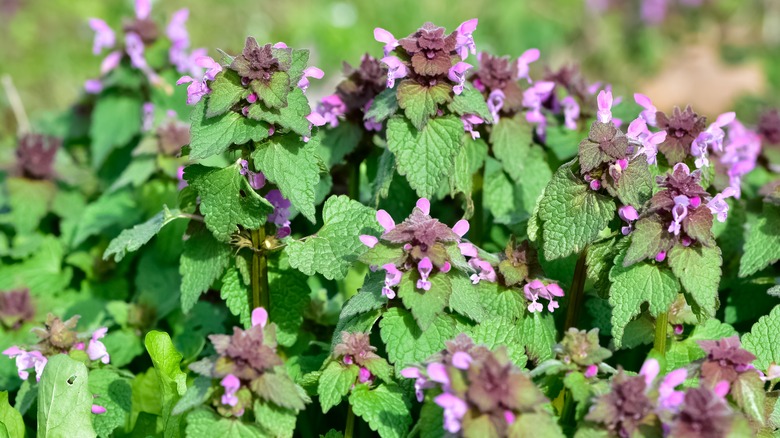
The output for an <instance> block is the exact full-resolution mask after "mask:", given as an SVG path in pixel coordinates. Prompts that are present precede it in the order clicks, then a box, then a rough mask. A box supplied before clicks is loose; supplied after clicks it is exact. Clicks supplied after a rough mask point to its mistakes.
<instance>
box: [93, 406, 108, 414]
mask: <svg viewBox="0 0 780 438" xmlns="http://www.w3.org/2000/svg"><path fill="white" fill-rule="evenodd" d="M92 413H93V414H95V415H100V414H105V413H106V408H104V407H103V406H100V405H92Z"/></svg>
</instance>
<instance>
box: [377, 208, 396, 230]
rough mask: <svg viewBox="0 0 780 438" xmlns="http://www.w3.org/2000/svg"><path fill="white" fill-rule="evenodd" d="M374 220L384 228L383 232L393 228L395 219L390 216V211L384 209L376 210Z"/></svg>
mask: <svg viewBox="0 0 780 438" xmlns="http://www.w3.org/2000/svg"><path fill="white" fill-rule="evenodd" d="M376 221H377V222H379V225H381V226H382V228H384V229H385V232H388V231H390V230H393V229H394V228H395V221H394V220H393V218H392V217H391V216H390V213H388V212H386V211H385V210H377V212H376Z"/></svg>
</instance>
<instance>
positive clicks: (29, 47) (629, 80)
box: [0, 0, 780, 133]
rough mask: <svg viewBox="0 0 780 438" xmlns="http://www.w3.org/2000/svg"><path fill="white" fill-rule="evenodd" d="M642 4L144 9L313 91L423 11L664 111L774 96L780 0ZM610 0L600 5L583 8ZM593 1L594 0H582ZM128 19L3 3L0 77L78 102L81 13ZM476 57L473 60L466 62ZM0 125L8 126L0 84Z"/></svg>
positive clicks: (352, 1) (86, 4)
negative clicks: (308, 55) (316, 77)
mask: <svg viewBox="0 0 780 438" xmlns="http://www.w3.org/2000/svg"><path fill="white" fill-rule="evenodd" d="M640 3H641V1H640V0H587V1H586V0H468V1H460V0H459V1H453V0H448V1H444V0H439V1H419V0H393V1H358V0H320V1H314V0H293V1H278V0H277V1H271V0H256V1H239V0H222V1H218V2H214V1H205V0H192V1H184V0H165V1H163V0H157V1H155V2H154V3H153V12H152V14H153V17H154V18H156V19H158V20H162V21H164V22H167V21H168V19H169V18H170V16H171V14H172V13H173V11H175V10H177V9H179V8H183V7H187V8H189V9H190V19H189V22H188V28H189V30H190V36H191V38H192V42H193V47H207V48H208V49H209V52H210V54H211V55H215V54H216V50H215V49H216V48H221V49H224V50H226V51H228V52H231V53H235V52H237V51H238V50H240V48H241V47H242V45H243V40H244V38H245V37H246V36H247V35H253V36H255V37H256V38H257V39H258V40H259V41H274V42H275V41H285V42H286V43H288V45H290V46H293V47H306V48H309V49H312V53H313V55H312V61H313V62H312V64H314V65H317V66H319V67H321V68H322V69H323V70H324V71H325V73H326V78H325V80H323V81H315V83H314V84H313V86H312V89H311V90H312V91H311V92H310V93H312V96H313V97H315V98H317V97H321V96H323V95H325V94H327V93H328V92H329V91H330V90H332V89H333V87H334V86H335V84H336V83H337V82H338V81H339V79H340V77H341V74H340V73H341V63H342V61H348V62H351V63H353V64H354V63H357V62H358V61H359V58H360V56H361V54H362V53H364V52H366V51H368V52H370V53H371V54H373V55H375V56H378V55H381V46H382V45H381V44H380V43H377V42H375V41H374V39H373V33H372V32H373V28H374V27H377V26H379V27H383V28H385V29H388V30H390V31H391V32H392V33H394V34H395V35H396V37H402V36H405V35H407V34H409V33H411V32H412V31H414V30H415V29H416V28H417V27H418V26H419V25H421V24H422V23H423V22H425V21H433V22H434V23H436V24H438V25H441V26H445V27H446V28H447V29H448V30H453V29H454V28H455V27H456V26H458V24H460V23H461V22H463V21H464V20H467V19H469V18H472V17H478V18H479V20H480V22H479V27H478V29H477V31H476V32H475V34H474V37H475V40H476V42H477V46H478V48H479V49H480V50H489V51H492V52H494V53H498V54H510V55H513V56H518V55H519V54H521V53H522V52H523V51H524V50H526V49H528V48H530V47H538V48H539V49H541V50H542V59H541V62H539V63H537V64H536V65H535V66H534V70H533V71H532V72H533V75H534V76H535V77H539V76H540V75H541V74H543V71H544V68H545V66H547V67H552V68H558V67H560V66H562V65H567V64H581V65H582V67H583V69H584V71H585V73H586V77H587V78H588V79H589V80H590V81H597V80H598V81H603V82H609V83H613V84H614V86H615V89H616V90H617V92H618V94H623V95H625V96H627V97H629V98H630V95H631V93H633V92H635V91H641V92H644V93H646V94H648V95H649V96H650V97H651V98H652V99H653V100H654V101H655V102H656V104H657V105H658V107H659V108H661V109H668V108H670V107H671V106H673V105H675V104H677V105H685V104H688V103H691V104H692V105H693V106H694V108H695V109H698V111H700V112H702V113H704V114H707V115H709V116H712V115H715V114H717V113H718V112H721V111H724V110H726V109H731V108H734V107H736V108H737V109H738V110H741V113H740V114H739V115H740V116H742V118H744V119H745V120H747V121H748V122H750V121H751V118H752V117H753V113H754V112H755V110H756V109H757V108H759V107H761V106H763V105H765V104H768V103H776V102H775V100H776V97H775V96H776V95H777V93H776V90H778V89H780V52H779V51H778V47H780V45H779V43H780V1H777V0H744V1H743V0H704V1H703V4H702V5H701V6H698V7H688V6H685V5H682V4H681V3H682V0H668V14H667V16H666V19H665V20H664V22H663V23H661V24H660V25H657V26H649V25H647V24H646V23H644V22H643V21H642V20H641V18H640ZM599 4H601V5H602V6H604V5H606V6H607V7H606V9H604V10H596V8H594V7H593V5H599ZM589 5H591V6H589ZM132 15H133V2H132V1H130V0H82V1H79V0H0V41H2V43H0V75H6V74H7V75H10V76H11V77H12V79H13V81H14V83H15V85H16V87H17V88H18V90H19V92H20V94H21V97H22V101H23V103H24V106H25V108H26V111H27V112H28V114H29V115H30V117H31V118H32V119H33V120H34V119H36V118H39V117H43V116H45V114H46V113H47V112H56V111H60V110H62V109H65V108H67V107H68V105H69V104H71V103H72V102H74V100H75V99H76V97H77V96H78V95H79V93H81V92H82V85H83V83H84V81H85V80H86V79H89V78H92V77H96V76H97V72H98V69H99V65H100V61H101V59H102V58H101V57H97V56H93V55H92V51H91V47H92V37H93V33H92V31H91V29H90V28H89V26H88V25H87V20H88V18H90V17H100V18H103V19H105V20H106V21H107V22H108V24H109V25H111V26H112V27H113V28H115V29H116V28H119V27H120V26H121V23H122V17H129V16H132ZM472 62H476V60H473V61H472ZM0 115H1V116H2V119H0V121H1V122H2V129H0V131H2V132H5V133H9V132H13V130H15V121H14V119H13V114H12V112H11V111H10V109H9V105H8V102H7V97H6V95H5V93H0Z"/></svg>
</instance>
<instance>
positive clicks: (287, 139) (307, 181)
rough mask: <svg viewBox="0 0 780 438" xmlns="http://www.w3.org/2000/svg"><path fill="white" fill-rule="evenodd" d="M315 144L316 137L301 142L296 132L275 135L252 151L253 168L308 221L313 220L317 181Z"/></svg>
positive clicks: (317, 141)
mask: <svg viewBox="0 0 780 438" xmlns="http://www.w3.org/2000/svg"><path fill="white" fill-rule="evenodd" d="M317 143H319V138H318V137H314V138H312V139H310V140H309V142H307V143H304V142H303V141H302V140H301V139H300V137H299V136H298V135H295V134H287V135H274V136H273V137H271V138H269V139H268V140H266V141H264V142H262V143H258V144H257V148H256V149H255V151H254V152H253V153H252V158H253V159H254V161H255V167H256V168H257V169H258V170H260V171H261V172H263V174H265V176H266V178H268V179H269V180H271V181H273V182H274V183H276V185H277V186H279V189H280V190H281V191H282V195H283V196H284V197H285V198H287V199H289V200H290V202H291V203H292V205H293V207H295V208H296V209H297V210H298V211H300V212H301V213H302V214H303V215H304V216H306V219H309V220H310V221H311V222H316V219H315V218H314V213H315V211H314V189H315V188H316V187H317V183H318V182H319V180H320V168H319V164H318V163H319V159H318V158H317V157H316V156H315V155H314V151H315V150H316V149H317Z"/></svg>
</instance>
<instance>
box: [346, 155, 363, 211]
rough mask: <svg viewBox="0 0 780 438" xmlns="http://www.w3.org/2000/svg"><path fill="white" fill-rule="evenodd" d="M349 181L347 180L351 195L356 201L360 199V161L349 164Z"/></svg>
mask: <svg viewBox="0 0 780 438" xmlns="http://www.w3.org/2000/svg"><path fill="white" fill-rule="evenodd" d="M348 166H349V176H348V178H349V181H348V182H347V184H348V187H347V189H348V190H349V197H350V198H351V199H354V200H355V201H360V161H357V162H356V163H353V164H349V165H348Z"/></svg>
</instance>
